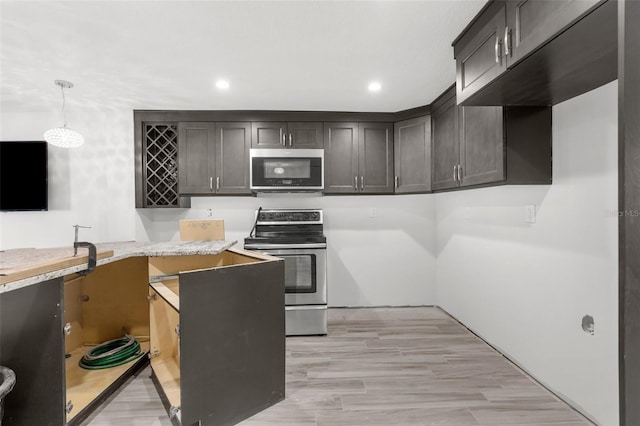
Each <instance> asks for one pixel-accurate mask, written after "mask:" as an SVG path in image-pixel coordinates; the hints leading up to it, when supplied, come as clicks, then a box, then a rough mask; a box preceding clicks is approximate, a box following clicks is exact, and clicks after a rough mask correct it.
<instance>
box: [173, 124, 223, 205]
mask: <svg viewBox="0 0 640 426" xmlns="http://www.w3.org/2000/svg"><path fill="white" fill-rule="evenodd" d="M214 129H215V126H214V123H209V122H181V123H179V124H178V193H180V194H187V195H188V194H192V195H208V194H212V193H213V192H214V191H215V186H214V182H213V177H214V176H215V137H214Z"/></svg>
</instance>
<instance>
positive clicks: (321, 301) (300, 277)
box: [245, 246, 327, 306]
mask: <svg viewBox="0 0 640 426" xmlns="http://www.w3.org/2000/svg"><path fill="white" fill-rule="evenodd" d="M280 247H282V246H280ZM245 248H247V249H249V250H254V251H257V252H259V253H264V254H268V255H270V256H275V257H280V258H282V259H284V288H285V305H288V306H299V305H326V304H327V249H326V248H308V249H305V248H278V249H253V248H248V247H245Z"/></svg>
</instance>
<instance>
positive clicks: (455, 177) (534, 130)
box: [431, 87, 552, 191]
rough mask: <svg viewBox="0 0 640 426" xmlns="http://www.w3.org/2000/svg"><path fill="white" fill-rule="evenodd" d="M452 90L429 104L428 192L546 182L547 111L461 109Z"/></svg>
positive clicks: (548, 150)
mask: <svg viewBox="0 0 640 426" xmlns="http://www.w3.org/2000/svg"><path fill="white" fill-rule="evenodd" d="M455 93H456V91H455V87H451V88H450V89H449V90H447V91H446V92H445V93H444V94H443V95H442V96H441V97H440V98H438V99H437V100H436V101H434V103H433V104H432V110H431V120H432V143H433V162H432V173H433V180H432V188H433V190H434V191H438V190H447V189H454V188H459V187H477V186H489V185H500V184H514V185H524V184H550V183H551V173H552V169H551V108H550V107H495V106H481V107H463V106H458V105H456V99H455Z"/></svg>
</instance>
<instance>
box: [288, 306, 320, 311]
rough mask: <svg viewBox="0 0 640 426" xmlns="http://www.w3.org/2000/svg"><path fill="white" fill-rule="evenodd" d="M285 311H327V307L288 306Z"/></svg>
mask: <svg viewBox="0 0 640 426" xmlns="http://www.w3.org/2000/svg"><path fill="white" fill-rule="evenodd" d="M284 310H285V311H308V310H318V311H320V310H322V311H326V310H327V305H298V306H294V305H287V306H285V307H284Z"/></svg>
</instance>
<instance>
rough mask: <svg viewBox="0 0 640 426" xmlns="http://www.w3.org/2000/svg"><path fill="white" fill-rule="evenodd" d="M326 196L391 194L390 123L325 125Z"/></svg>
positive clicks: (391, 132) (391, 151) (391, 128)
mask: <svg viewBox="0 0 640 426" xmlns="http://www.w3.org/2000/svg"><path fill="white" fill-rule="evenodd" d="M324 149H325V185H324V187H325V189H324V192H325V194H361V193H375V194H384V193H393V124H392V123H349V122H336V123H324Z"/></svg>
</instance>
